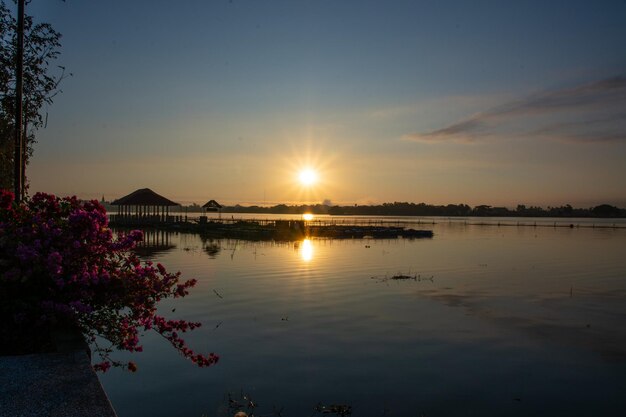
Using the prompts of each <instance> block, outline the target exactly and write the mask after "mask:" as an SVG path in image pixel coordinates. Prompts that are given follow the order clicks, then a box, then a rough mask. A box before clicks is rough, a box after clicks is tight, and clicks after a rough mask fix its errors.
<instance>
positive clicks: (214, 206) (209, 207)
mask: <svg viewBox="0 0 626 417" xmlns="http://www.w3.org/2000/svg"><path fill="white" fill-rule="evenodd" d="M202 208H203V209H205V210H206V211H218V210H220V209H221V208H222V205H221V204H220V203H218V202H217V201H215V200H209V201H208V202H207V203H206V204H205V205H204V206H202Z"/></svg>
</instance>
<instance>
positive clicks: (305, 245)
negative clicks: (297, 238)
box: [300, 239, 313, 262]
mask: <svg viewBox="0 0 626 417" xmlns="http://www.w3.org/2000/svg"><path fill="white" fill-rule="evenodd" d="M300 257H301V258H302V260H303V261H304V262H309V261H311V260H312V259H313V244H312V243H311V240H310V239H304V240H303V241H302V244H300Z"/></svg>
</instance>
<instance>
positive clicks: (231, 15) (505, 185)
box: [27, 0, 626, 207]
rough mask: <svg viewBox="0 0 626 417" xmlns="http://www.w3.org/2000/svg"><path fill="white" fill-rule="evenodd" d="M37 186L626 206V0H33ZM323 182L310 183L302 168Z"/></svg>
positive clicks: (31, 172)
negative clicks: (50, 49) (38, 69)
mask: <svg viewBox="0 0 626 417" xmlns="http://www.w3.org/2000/svg"><path fill="white" fill-rule="evenodd" d="M27 13H29V14H32V15H33V16H34V18H35V20H36V21H44V22H49V23H51V24H52V25H53V26H54V27H55V29H56V30H58V31H59V32H61V33H62V35H63V38H62V40H61V42H62V45H63V46H62V49H61V52H62V53H61V56H60V58H59V59H58V62H57V63H58V64H59V65H63V66H64V67H65V68H66V70H67V71H68V72H71V73H72V74H73V75H72V77H69V78H66V79H65V80H64V81H63V83H62V90H63V92H62V94H60V95H59V96H57V97H56V98H55V100H54V103H53V104H52V105H51V106H49V107H47V108H46V109H43V111H46V112H47V113H48V123H47V127H46V128H45V129H42V130H41V131H39V132H38V143H37V145H36V147H35V153H34V156H33V158H32V162H31V164H30V165H29V167H28V171H27V175H28V177H29V178H30V181H31V192H36V191H45V192H50V193H54V194H58V195H77V196H79V197H81V198H98V199H100V198H101V197H102V196H104V198H105V199H107V200H112V199H115V198H118V197H121V196H124V195H126V194H128V193H130V192H132V191H134V190H135V189H138V188H145V187H148V188H151V189H153V190H154V191H156V192H158V193H160V194H162V195H164V196H166V197H168V198H170V199H172V200H174V201H177V202H180V203H184V204H189V203H191V202H195V203H199V204H204V203H205V202H206V201H208V200H209V199H215V200H217V201H219V202H220V203H222V204H229V205H230V204H237V203H239V204H260V205H273V204H277V203H289V204H294V203H321V202H324V201H325V202H326V203H329V202H330V203H331V204H378V203H383V202H393V201H409V202H415V203H419V202H425V203H428V204H458V203H466V204H469V205H472V206H474V205H479V204H488V205H494V206H507V207H515V206H516V205H517V204H526V205H540V206H543V207H546V206H560V205H564V204H572V205H573V206H575V207H590V206H593V205H597V204H602V203H608V204H614V205H618V206H620V207H626V49H625V47H624V45H626V1H608V0H607V1H593V2H592V1H572V0H568V1H556V0H555V1H549V2H547V1H530V0H529V1H516V2H512V1H471V2H468V1H417V0H416V1H367V0H354V1H349V0H343V1H339V0H316V1H312V0H311V1H298V0H285V1H272V0H264V1H261V0H250V1H244V0H230V1H229V0H213V1H206V0H198V1H192V0H181V1H176V2H175V1H167V2H166V1H161V0H151V1H147V0H133V1H127V0H126V1H121V0H110V1H106V2H104V1H96V0H83V1H76V0H67V1H65V2H63V1H60V0H59V1H51V0H33V1H32V2H31V3H30V4H29V5H28V6H27ZM305 167H309V168H310V169H313V170H315V172H316V173H317V179H318V181H317V182H315V183H314V184H312V185H307V186H305V185H302V184H300V183H299V181H298V173H299V171H300V170H301V169H303V168H305Z"/></svg>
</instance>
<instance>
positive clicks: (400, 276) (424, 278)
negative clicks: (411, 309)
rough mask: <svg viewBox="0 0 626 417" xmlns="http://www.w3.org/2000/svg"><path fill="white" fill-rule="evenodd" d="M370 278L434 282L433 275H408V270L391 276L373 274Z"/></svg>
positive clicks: (382, 280)
mask: <svg viewBox="0 0 626 417" xmlns="http://www.w3.org/2000/svg"><path fill="white" fill-rule="evenodd" d="M370 279H374V280H376V282H387V281H417V282H421V281H430V282H434V279H435V276H434V275H431V276H422V275H421V274H416V275H410V272H409V274H403V273H397V274H395V275H392V276H391V277H390V276H388V275H385V276H384V277H381V276H374V277H370Z"/></svg>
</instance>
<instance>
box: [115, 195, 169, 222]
mask: <svg viewBox="0 0 626 417" xmlns="http://www.w3.org/2000/svg"><path fill="white" fill-rule="evenodd" d="M111 205H113V206H117V219H118V220H120V221H122V222H141V223H148V222H167V221H170V220H171V219H170V215H169V214H170V211H169V210H170V207H175V206H179V205H180V204H178V203H176V202H174V201H172V200H169V199H167V198H165V197H163V196H162V195H159V194H157V193H155V192H154V191H152V190H151V189H149V188H141V189H139V190H136V191H133V192H132V193H130V194H128V195H127V196H124V197H122V198H119V199H117V200H115V201H114V202H112V203H111Z"/></svg>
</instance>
